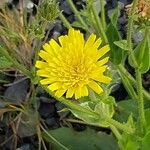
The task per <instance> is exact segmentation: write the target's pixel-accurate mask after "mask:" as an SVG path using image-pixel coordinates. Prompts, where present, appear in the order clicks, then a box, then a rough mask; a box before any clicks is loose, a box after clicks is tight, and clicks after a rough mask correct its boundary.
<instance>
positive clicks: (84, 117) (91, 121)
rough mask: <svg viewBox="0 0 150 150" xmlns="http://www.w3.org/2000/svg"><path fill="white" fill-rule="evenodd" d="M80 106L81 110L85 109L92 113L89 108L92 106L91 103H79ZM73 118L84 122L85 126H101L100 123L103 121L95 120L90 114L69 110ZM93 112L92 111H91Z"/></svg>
mask: <svg viewBox="0 0 150 150" xmlns="http://www.w3.org/2000/svg"><path fill="white" fill-rule="evenodd" d="M80 106H82V107H83V108H86V109H88V110H90V111H93V110H92V109H91V108H90V107H91V106H92V103H91V102H84V103H81V104H80ZM69 110H70V111H71V112H72V113H73V114H74V116H75V117H77V118H79V119H81V120H83V121H84V122H86V123H87V124H91V125H100V124H102V122H103V121H104V120H99V118H96V117H95V116H94V115H91V114H86V113H83V112H81V111H79V110H76V109H73V108H71V109H69ZM93 112H94V111H93Z"/></svg>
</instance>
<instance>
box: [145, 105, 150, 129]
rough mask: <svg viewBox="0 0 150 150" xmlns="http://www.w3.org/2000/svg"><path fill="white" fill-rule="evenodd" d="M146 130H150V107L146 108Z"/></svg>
mask: <svg viewBox="0 0 150 150" xmlns="http://www.w3.org/2000/svg"><path fill="white" fill-rule="evenodd" d="M144 112H145V119H146V130H147V131H148V130H150V108H148V109H145V111H144Z"/></svg>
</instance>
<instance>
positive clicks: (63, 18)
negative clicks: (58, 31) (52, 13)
mask: <svg viewBox="0 0 150 150" xmlns="http://www.w3.org/2000/svg"><path fill="white" fill-rule="evenodd" d="M59 18H60V19H61V21H62V22H63V23H64V25H65V27H66V28H67V29H70V28H72V26H71V24H70V23H69V21H68V20H67V19H66V18H65V16H64V15H63V14H62V13H60V14H59Z"/></svg>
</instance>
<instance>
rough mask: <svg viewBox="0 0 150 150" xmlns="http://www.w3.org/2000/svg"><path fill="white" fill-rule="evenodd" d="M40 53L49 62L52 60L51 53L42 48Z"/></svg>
mask: <svg viewBox="0 0 150 150" xmlns="http://www.w3.org/2000/svg"><path fill="white" fill-rule="evenodd" d="M38 55H39V56H40V57H41V58H42V59H44V60H45V61H47V62H48V61H50V60H51V59H50V55H49V53H47V52H45V51H43V50H41V51H40V52H39V54H38Z"/></svg>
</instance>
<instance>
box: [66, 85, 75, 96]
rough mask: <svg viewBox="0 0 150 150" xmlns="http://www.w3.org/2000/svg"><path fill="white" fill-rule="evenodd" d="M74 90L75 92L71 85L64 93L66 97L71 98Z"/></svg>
mask: <svg viewBox="0 0 150 150" xmlns="http://www.w3.org/2000/svg"><path fill="white" fill-rule="evenodd" d="M74 92H75V89H74V88H73V87H71V88H69V89H68V90H67V93H66V98H71V97H72V96H73V94H74Z"/></svg>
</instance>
